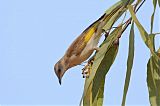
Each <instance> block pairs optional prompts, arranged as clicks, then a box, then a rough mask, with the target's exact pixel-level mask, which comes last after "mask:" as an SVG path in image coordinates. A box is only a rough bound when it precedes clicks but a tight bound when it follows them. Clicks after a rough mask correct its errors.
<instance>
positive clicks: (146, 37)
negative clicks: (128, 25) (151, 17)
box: [128, 5, 160, 61]
mask: <svg viewBox="0 0 160 106" xmlns="http://www.w3.org/2000/svg"><path fill="white" fill-rule="evenodd" d="M128 9H129V12H130V14H131V16H132V18H133V20H134V22H135V24H136V25H137V27H138V30H139V32H140V34H141V37H142V39H143V41H144V43H145V44H146V46H147V47H148V48H149V49H150V51H151V54H152V55H153V56H154V58H156V61H158V60H160V58H159V57H158V56H157V54H156V53H155V52H154V48H153V45H152V42H151V40H150V37H149V34H148V33H147V32H146V30H145V29H144V28H143V26H142V25H141V24H140V22H139V21H138V19H137V17H136V15H135V13H134V11H133V7H132V6H131V5H129V6H128Z"/></svg>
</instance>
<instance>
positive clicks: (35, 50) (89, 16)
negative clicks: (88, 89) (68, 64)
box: [0, 0, 160, 106]
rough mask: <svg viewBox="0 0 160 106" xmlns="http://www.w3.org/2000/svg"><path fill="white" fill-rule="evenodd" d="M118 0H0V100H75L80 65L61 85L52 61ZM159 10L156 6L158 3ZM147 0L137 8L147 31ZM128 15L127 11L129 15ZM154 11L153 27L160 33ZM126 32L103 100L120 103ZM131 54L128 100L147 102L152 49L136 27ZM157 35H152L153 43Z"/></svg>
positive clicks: (159, 41)
mask: <svg viewBox="0 0 160 106" xmlns="http://www.w3.org/2000/svg"><path fill="white" fill-rule="evenodd" d="M116 1H117V0H100V1H99V0H76V1H75V0H0V14H1V15H0V104H2V105H55V106H57V105H78V104H79V102H80V98H81V96H82V93H83V87H84V79H83V78H82V75H81V69H82V68H83V67H82V66H77V67H74V68H71V69H70V70H69V71H68V72H67V73H66V74H65V76H64V77H63V79H62V85H61V86H60V85H59V83H58V79H57V77H56V75H55V73H54V72H53V66H54V64H55V63H56V62H57V61H58V60H59V59H60V58H61V57H62V56H63V55H64V53H65V51H66V49H67V47H68V46H69V45H70V44H71V43H72V41H73V40H74V39H75V38H76V37H77V36H78V35H79V34H80V33H81V32H82V31H83V30H84V29H85V28H86V27H87V26H89V25H90V24H91V23H92V22H94V21H95V20H96V19H98V18H99V17H100V16H101V15H102V14H103V13H104V11H105V10H106V9H107V8H109V7H110V6H111V5H113V4H114V3H115V2H116ZM157 9H158V10H157V11H159V8H157ZM152 11H153V8H152V6H151V0H146V2H145V4H144V5H143V6H142V8H141V9H140V10H139V12H138V13H137V17H138V19H139V21H140V22H141V23H142V25H143V26H144V27H145V29H146V30H147V31H148V32H149V31H150V16H151V14H152ZM128 15H129V14H128ZM159 19H160V14H158V12H156V15H155V22H156V23H155V24H154V32H160V29H159V28H160V26H159V25H158V24H159ZM128 32H129V30H127V31H126V32H125V33H124V34H123V36H122V38H121V39H120V48H119V52H118V55H117V57H116V60H115V62H114V64H113V65H112V67H111V69H110V71H109V73H108V74H107V77H106V85H105V93H104V105H110V106H111V105H120V104H121V101H122V96H123V86H124V81H125V73H126V63H127V57H128V35H129V34H128ZM135 33H136V34H135V58H134V65H133V70H132V75H131V82H130V87H129V91H128V95H127V100H126V105H149V100H148V89H147V84H146V64H147V61H148V59H149V56H150V53H149V50H148V48H147V47H146V46H145V44H144V43H143V41H142V39H141V37H140V34H139V32H138V30H137V28H135ZM159 45H160V36H159V35H158V36H156V48H158V46H159Z"/></svg>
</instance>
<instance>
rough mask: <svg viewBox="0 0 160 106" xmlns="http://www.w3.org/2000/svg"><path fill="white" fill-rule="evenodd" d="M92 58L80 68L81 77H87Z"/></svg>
mask: <svg viewBox="0 0 160 106" xmlns="http://www.w3.org/2000/svg"><path fill="white" fill-rule="evenodd" d="M93 60H94V58H91V59H90V60H89V61H88V63H87V65H86V66H85V67H84V68H83V69H82V74H83V78H89V75H90V71H91V67H92V64H93Z"/></svg>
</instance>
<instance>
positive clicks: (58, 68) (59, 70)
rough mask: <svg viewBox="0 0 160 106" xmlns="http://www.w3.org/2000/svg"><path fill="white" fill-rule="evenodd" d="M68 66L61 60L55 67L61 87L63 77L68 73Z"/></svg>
mask: <svg viewBox="0 0 160 106" xmlns="http://www.w3.org/2000/svg"><path fill="white" fill-rule="evenodd" d="M66 67H67V66H66V64H65V63H64V61H63V60H62V59H61V60H59V61H58V62H57V63H56V64H55V66H54V71H55V73H56V75H57V77H58V80H59V84H60V85H61V80H62V77H63V75H64V73H65V72H66V71H67V68H66Z"/></svg>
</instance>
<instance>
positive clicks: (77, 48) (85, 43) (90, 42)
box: [54, 14, 105, 84]
mask: <svg viewBox="0 0 160 106" xmlns="http://www.w3.org/2000/svg"><path fill="white" fill-rule="evenodd" d="M104 19H105V14H104V15H102V16H101V17H100V18H99V19H98V20H97V21H95V22H94V23H93V24H91V25H90V26H89V27H88V28H86V29H85V30H84V31H83V32H82V34H80V35H79V36H78V37H77V38H76V39H75V40H74V41H73V43H72V44H71V45H70V46H69V48H68V49H67V51H66V53H65V54H64V56H63V57H62V58H61V59H60V60H59V61H58V62H57V63H56V64H55V66H54V71H55V73H56V75H57V77H58V79H59V83H60V84H61V79H62V77H63V75H64V73H65V72H66V71H67V70H68V69H69V68H71V67H74V66H76V65H80V64H81V63H82V62H84V61H85V60H87V59H88V58H89V57H90V56H91V54H92V53H93V51H94V50H98V47H97V45H98V42H99V40H100V37H101V35H102V27H103V26H104V23H103V22H104Z"/></svg>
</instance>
